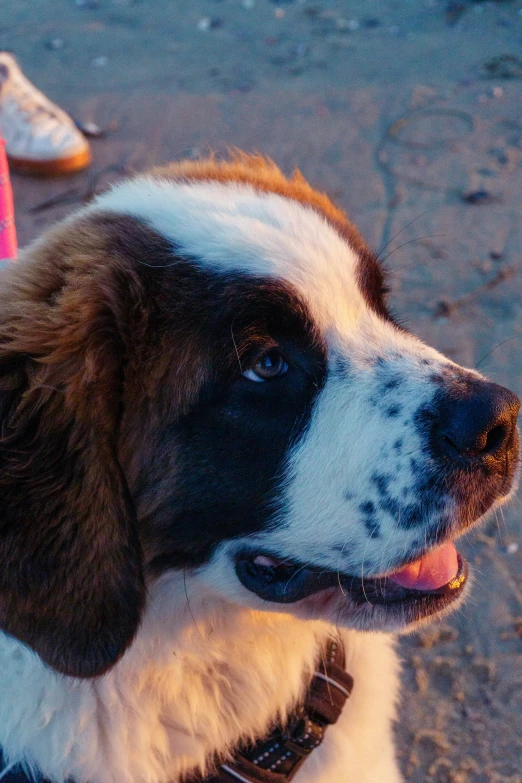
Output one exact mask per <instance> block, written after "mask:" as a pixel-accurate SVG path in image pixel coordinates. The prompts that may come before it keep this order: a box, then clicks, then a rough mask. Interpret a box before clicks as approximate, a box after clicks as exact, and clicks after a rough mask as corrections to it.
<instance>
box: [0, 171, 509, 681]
mask: <svg viewBox="0 0 522 783" xmlns="http://www.w3.org/2000/svg"><path fill="white" fill-rule="evenodd" d="M1 288H2V290H1V292H0V420H1V424H2V430H1V438H0V507H1V509H2V512H1V513H2V516H1V518H0V560H1V562H2V569H1V570H0V627H2V628H3V629H4V630H5V631H7V632H8V633H10V634H12V635H14V636H16V637H18V638H19V639H20V640H22V641H23V642H25V643H26V644H28V645H30V646H31V647H32V648H33V649H34V650H35V651H36V652H37V653H38V654H39V655H40V656H41V657H42V659H43V660H44V661H45V662H47V663H48V664H50V665H51V666H53V667H54V668H55V669H57V670H58V671H61V672H63V673H66V674H72V675H76V676H93V675H96V674H99V673H102V672H103V671H105V670H106V669H108V668H109V667H110V666H112V665H113V664H114V663H115V661H117V660H118V658H119V657H120V656H121V655H122V653H123V652H124V650H125V649H126V648H127V646H128V645H129V644H130V642H131V640H132V638H133V636H134V634H135V631H136V628H137V626H138V623H139V619H140V615H141V612H142V609H143V606H144V603H145V584H146V582H147V581H148V580H151V579H154V578H156V577H157V576H158V575H160V574H162V573H163V572H165V571H168V570H170V569H184V570H187V569H188V570H190V572H191V574H194V575H195V579H196V580H199V581H200V582H201V583H202V584H205V585H206V586H207V587H208V586H210V587H211V589H212V590H214V591H215V592H216V593H218V594H220V595H221V596H222V597H223V598H225V599H226V600H230V601H233V602H236V603H242V604H245V605H247V606H252V607H255V608H264V609H267V610H275V611H281V609H283V608H284V609H285V611H290V612H292V613H294V614H297V615H299V616H302V617H322V618H325V619H329V620H333V621H337V622H340V623H342V624H344V625H347V626H351V627H356V628H361V629H367V630H387V629H393V630H396V629H400V628H404V627H408V626H411V625H412V624H414V623H416V622H418V621H420V620H422V619H424V618H426V617H432V616H434V615H437V614H440V613H441V612H443V611H445V610H446V609H447V608H449V607H450V606H452V605H454V604H455V602H456V601H457V600H458V598H459V597H460V596H461V595H462V594H463V591H464V590H465V586H466V575H467V566H466V563H465V561H464V559H463V558H462V557H461V556H460V555H457V552H456V549H455V547H454V544H453V543H452V542H453V539H454V538H456V537H457V536H459V535H460V534H461V533H462V532H463V531H464V530H466V529H468V528H469V527H470V526H471V525H472V524H474V523H475V522H476V521H477V520H479V519H480V518H481V517H482V516H483V515H484V514H485V512H486V511H488V509H491V508H492V507H494V506H495V505H497V504H498V503H500V502H501V501H502V500H504V499H505V498H506V497H507V496H508V495H509V493H510V491H511V487H512V483H513V479H514V475H515V472H516V467H517V458H518V435H517V429H516V416H517V412H518V405H519V403H518V399H517V398H516V397H515V395H513V394H512V393H511V392H509V391H507V390H506V389H503V388H502V387H499V386H496V385H495V384H492V383H489V382H487V381H486V380H485V379H484V378H483V377H482V376H481V375H479V374H478V373H477V372H474V371H471V370H467V369H464V368H462V367H460V366H458V365H456V364H455V363H453V362H452V361H450V360H449V359H447V358H445V357H444V356H442V355H441V354H439V353H438V352H437V351H435V350H434V349H432V348H429V347H427V346H426V345H424V344H423V343H421V342H420V341H419V340H418V339H416V338H415V337H414V336H413V335H411V334H409V333H408V332H406V331H405V330H404V329H403V328H401V327H400V326H399V325H398V324H397V323H396V322H395V321H394V319H393V317H392V316H391V315H390V313H389V311H388V308H387V305H386V287H385V283H384V278H383V273H382V270H381V268H380V267H379V264H378V262H377V260H376V258H375V256H374V254H372V253H371V252H370V250H369V249H368V248H367V247H366V245H365V244H364V242H363V240H362V239H361V237H360V236H359V234H358V233H357V231H356V229H355V228H354V226H353V225H351V224H350V223H349V221H348V220H347V218H346V217H345V216H344V214H343V213H342V212H340V211H339V210H338V209H337V208H336V207H334V206H333V204H332V203H331V202H330V201H329V200H328V199H327V197H326V196H324V195H322V194H320V193H317V192H316V191H314V190H312V189H311V188H310V186H309V185H308V184H307V183H306V182H305V181H304V180H303V179H302V177H301V176H300V175H295V176H294V177H293V178H292V179H290V180H287V179H285V178H284V177H283V175H282V174H281V173H280V172H279V170H278V169H277V168H276V167H275V166H274V165H273V164H271V163H269V162H266V161H264V160H262V159H259V158H249V157H246V156H238V157H237V158H236V159H235V160H233V161H232V162H231V163H217V162H215V161H213V160H209V161H203V162H198V163H184V164H177V165H174V166H172V167H170V168H167V169H165V170H162V171H158V172H155V173H153V174H151V175H149V176H145V177H138V178H136V179H134V180H130V181H128V182H124V183H123V184H121V185H119V186H117V187H115V188H114V189H113V190H112V191H110V192H109V193H107V194H105V195H103V196H101V197H100V198H98V199H97V201H96V202H95V203H94V204H93V205H91V206H89V207H88V208H86V209H84V210H82V211H80V212H79V213H78V214H76V215H74V216H73V217H72V218H69V219H68V220H66V221H65V222H64V223H62V224H60V225H59V226H58V227H56V228H54V229H53V230H51V231H50V232H48V233H47V234H46V235H45V236H44V237H43V238H42V239H40V240H39V241H37V242H36V243H34V244H33V245H32V246H30V247H29V248H28V249H27V250H26V251H25V252H24V253H23V254H22V258H21V259H20V261H19V262H18V263H17V264H15V265H13V267H12V268H11V269H9V270H8V271H6V272H4V273H3V277H2V278H1ZM283 605H284V606H283Z"/></svg>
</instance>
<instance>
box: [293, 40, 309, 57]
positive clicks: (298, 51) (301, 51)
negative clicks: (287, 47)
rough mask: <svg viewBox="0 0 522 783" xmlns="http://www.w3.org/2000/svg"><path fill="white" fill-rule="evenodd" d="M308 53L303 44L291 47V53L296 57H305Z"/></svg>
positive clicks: (305, 45)
mask: <svg viewBox="0 0 522 783" xmlns="http://www.w3.org/2000/svg"><path fill="white" fill-rule="evenodd" d="M309 51H310V49H309V47H308V45H307V44H305V43H298V44H295V46H293V47H292V53H293V54H295V55H297V57H305V56H306V55H307V54H308V52H309Z"/></svg>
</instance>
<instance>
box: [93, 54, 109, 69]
mask: <svg viewBox="0 0 522 783" xmlns="http://www.w3.org/2000/svg"><path fill="white" fill-rule="evenodd" d="M108 64H109V58H108V57H105V55H104V54H101V55H100V56H99V57H95V58H94V60H93V61H92V65H94V67H95V68H105V66H106V65H108Z"/></svg>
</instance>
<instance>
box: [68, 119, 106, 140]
mask: <svg viewBox="0 0 522 783" xmlns="http://www.w3.org/2000/svg"><path fill="white" fill-rule="evenodd" d="M74 124H75V125H76V127H77V128H78V130H81V132H82V133H83V135H84V136H88V137H89V138H92V139H102V138H103V137H104V136H105V134H106V131H104V130H102V128H100V126H99V125H96V123H95V122H92V121H91V120H87V121H86V122H82V120H75V121H74Z"/></svg>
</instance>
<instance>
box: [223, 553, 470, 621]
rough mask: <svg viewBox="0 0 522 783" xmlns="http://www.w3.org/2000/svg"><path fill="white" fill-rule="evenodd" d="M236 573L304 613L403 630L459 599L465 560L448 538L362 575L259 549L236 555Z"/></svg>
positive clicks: (266, 597) (262, 593) (260, 592)
mask: <svg viewBox="0 0 522 783" xmlns="http://www.w3.org/2000/svg"><path fill="white" fill-rule="evenodd" d="M236 574H237V577H238V579H239V581H240V582H241V584H242V585H243V587H245V588H246V589H247V590H249V591H250V592H252V593H254V594H255V595H257V596H258V598H261V599H262V600H263V601H266V602H268V603H269V604H272V607H273V605H274V604H280V605H281V607H280V608H281V609H282V608H283V606H284V608H285V609H287V610H289V611H290V612H291V613H292V614H293V615H296V616H298V617H302V618H304V619H322V620H327V621H330V622H334V623H336V624H339V625H343V626H346V627H351V628H355V629H357V630H362V631H393V632H396V631H404V630H410V629H413V628H414V627H416V626H417V625H419V624H421V623H423V622H427V621H430V620H432V619H434V618H436V617H440V616H442V615H444V614H447V613H448V612H449V611H451V610H453V609H454V608H456V606H457V605H458V604H459V602H460V601H461V600H462V599H463V597H464V595H465V593H466V592H467V587H468V564H467V561H466V559H465V558H464V557H463V556H462V555H461V554H460V553H458V552H457V550H456V549H455V546H454V544H453V543H451V542H448V543H446V544H444V545H442V546H441V547H438V548H437V549H435V550H431V551H430V552H428V553H426V554H425V555H424V556H423V557H421V558H418V559H417V560H416V561H413V562H411V563H408V564H406V565H404V566H402V567H401V568H398V569H395V570H393V571H390V572H388V573H386V574H383V575H379V576H375V577H365V576H361V575H359V576H354V575H350V574H345V573H342V572H340V571H334V570H328V569H324V568H319V567H317V566H314V565H309V564H303V563H300V562H297V561H294V560H288V559H284V560H283V559H281V558H276V557H273V556H271V555H269V554H266V553H262V554H260V553H259V552H257V553H252V552H250V553H249V552H243V553H241V554H239V555H238V556H237V558H236Z"/></svg>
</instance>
